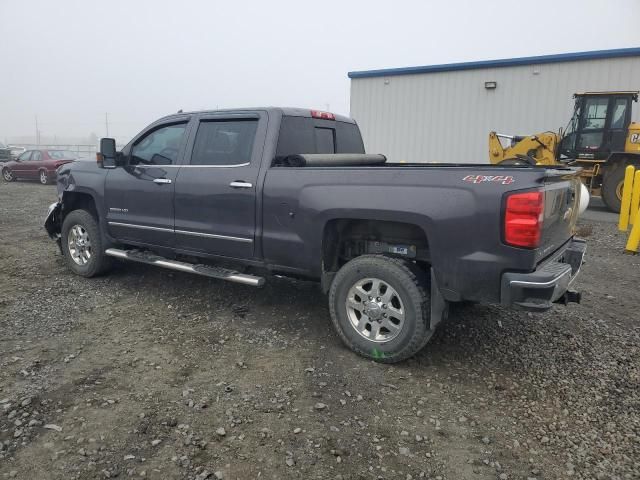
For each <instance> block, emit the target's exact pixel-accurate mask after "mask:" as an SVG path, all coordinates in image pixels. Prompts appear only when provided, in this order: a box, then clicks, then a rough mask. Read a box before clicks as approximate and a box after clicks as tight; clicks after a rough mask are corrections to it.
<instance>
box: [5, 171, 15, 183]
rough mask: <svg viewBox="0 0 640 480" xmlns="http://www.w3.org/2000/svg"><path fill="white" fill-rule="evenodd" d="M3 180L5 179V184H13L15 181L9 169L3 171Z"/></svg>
mask: <svg viewBox="0 0 640 480" xmlns="http://www.w3.org/2000/svg"><path fill="white" fill-rule="evenodd" d="M2 178H3V179H4V181H5V182H13V181H14V180H15V177H14V176H13V172H12V171H11V170H9V169H8V168H3V169H2Z"/></svg>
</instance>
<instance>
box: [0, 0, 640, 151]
mask: <svg viewBox="0 0 640 480" xmlns="http://www.w3.org/2000/svg"><path fill="white" fill-rule="evenodd" d="M0 18H1V19H2V34H1V35H2V40H1V41H0V62H1V64H0V72H2V73H1V74H0V140H3V139H6V138H10V137H13V136H17V135H34V131H35V126H34V118H35V116H36V115H37V116H38V119H39V122H40V130H41V132H42V134H43V135H46V136H52V135H58V136H88V135H89V134H90V133H91V132H95V133H96V134H97V135H98V136H99V137H100V136H104V135H105V121H104V114H105V112H109V118H110V133H111V136H114V135H115V136H116V137H118V138H119V140H126V139H127V138H128V137H130V136H132V135H133V134H135V133H136V132H137V131H138V130H140V129H141V128H142V127H144V126H145V125H147V124H148V123H150V122H151V121H153V120H155V119H156V118H157V117H159V116H162V115H165V114H167V113H173V112H175V111H177V110H178V109H180V108H182V109H184V110H191V109H203V108H216V107H220V108H223V107H240V106H260V105H283V106H284V105H286V106H301V107H315V108H322V109H326V108H327V105H328V106H329V108H330V110H332V111H334V112H338V113H348V112H349V79H348V78H347V72H348V71H350V70H363V69H373V68H386V67H403V66H414V65H429V64H435V63H450V62H459V61H471V60H487V59H496V58H506V57H518V56H529V55H544V54H552V53H563V52H574V51H584V50H600V49H608V48H624V47H638V46H640V29H639V28H638V21H639V20H640V1H638V0H609V1H594V0H560V1H559V0H552V1H549V0H537V1H535V2H519V1H513V0H511V1H497V0H496V1H493V0H484V1H471V0H467V1H460V0H458V1H456V0H449V1H443V0H439V1H426V0H424V1H400V0H396V1H390V0H386V1H378V0H366V1H347V0H342V1H334V0H324V1H322V2H308V1H303V0H282V1H279V0H271V1H242V0H235V1H225V2H223V1H214V0H210V1H204V0H202V1H197V0H181V1H176V0H169V1H167V0H137V1H125V0H110V1H108V2H105V1H95V2H93V1H89V0H84V1H81V0H55V1H52V0H0Z"/></svg>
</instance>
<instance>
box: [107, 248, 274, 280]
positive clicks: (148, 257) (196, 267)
mask: <svg viewBox="0 0 640 480" xmlns="http://www.w3.org/2000/svg"><path fill="white" fill-rule="evenodd" d="M104 253H105V255H109V256H110V257H115V258H121V259H123V260H131V261H132V262H140V263H146V264H148V265H155V266H157V267H163V268H168V269H171V270H177V271H179V272H187V273H196V274H198V275H204V276H205V277H211V278H217V279H218V280H226V281H228V282H235V283H242V284H243V285H250V286H252V287H261V286H263V285H264V278H263V277H257V276H255V275H247V274H245V273H239V272H236V271H234V270H229V269H227V268H220V267H210V266H209V265H201V264H194V263H187V262H179V261H177V260H169V259H168V258H164V257H161V256H159V255H155V254H153V253H150V252H146V251H142V250H121V249H119V248H107V249H106V250H105V251H104Z"/></svg>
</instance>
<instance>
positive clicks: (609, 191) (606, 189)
mask: <svg viewBox="0 0 640 480" xmlns="http://www.w3.org/2000/svg"><path fill="white" fill-rule="evenodd" d="M626 166H627V165H626V164H625V163H618V164H616V165H614V166H611V167H610V168H607V169H606V170H605V172H604V175H603V176H602V191H601V195H602V200H603V201H604V203H605V205H606V206H607V208H608V209H609V210H611V211H612V212H615V213H619V212H620V207H621V205H622V185H623V184H624V169H625V167H626Z"/></svg>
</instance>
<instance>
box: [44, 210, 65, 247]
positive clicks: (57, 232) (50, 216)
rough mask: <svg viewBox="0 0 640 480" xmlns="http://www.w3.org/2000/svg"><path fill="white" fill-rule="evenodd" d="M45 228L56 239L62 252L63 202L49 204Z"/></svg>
mask: <svg viewBox="0 0 640 480" xmlns="http://www.w3.org/2000/svg"><path fill="white" fill-rule="evenodd" d="M44 229H45V230H46V231H47V233H48V234H49V237H50V238H51V239H52V240H55V242H56V243H57V244H58V248H60V252H61V253H62V245H61V244H60V241H61V232H62V203H60V202H55V203H52V204H51V205H49V211H48V212H47V218H46V219H45V221H44Z"/></svg>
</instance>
